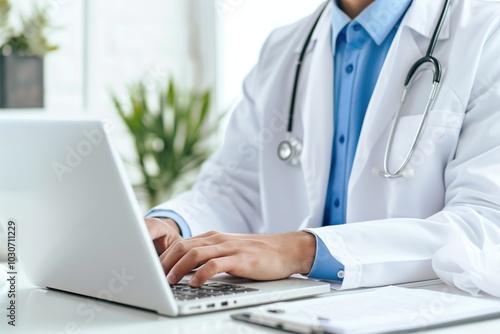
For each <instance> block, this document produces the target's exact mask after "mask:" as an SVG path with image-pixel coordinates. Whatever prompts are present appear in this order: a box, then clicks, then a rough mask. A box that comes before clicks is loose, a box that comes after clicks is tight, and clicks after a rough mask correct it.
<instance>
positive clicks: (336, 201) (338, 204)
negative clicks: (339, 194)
mask: <svg viewBox="0 0 500 334" xmlns="http://www.w3.org/2000/svg"><path fill="white" fill-rule="evenodd" d="M333 205H335V207H336V208H338V207H339V206H340V200H339V199H338V198H337V199H336V200H335V203H333Z"/></svg>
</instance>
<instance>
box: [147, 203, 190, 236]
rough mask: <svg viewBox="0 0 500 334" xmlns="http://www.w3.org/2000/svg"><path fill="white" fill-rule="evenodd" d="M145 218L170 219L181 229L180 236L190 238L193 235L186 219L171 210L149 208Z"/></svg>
mask: <svg viewBox="0 0 500 334" xmlns="http://www.w3.org/2000/svg"><path fill="white" fill-rule="evenodd" d="M146 218H169V219H172V220H173V221H174V222H175V223H176V224H177V226H178V227H179V230H181V236H182V237H183V238H191V237H192V236H193V235H192V234H191V229H190V228H189V226H188V224H187V223H186V221H185V220H184V219H183V218H182V217H181V216H179V215H178V214H177V213H175V212H174V211H172V210H151V211H149V212H148V213H147V214H146Z"/></svg>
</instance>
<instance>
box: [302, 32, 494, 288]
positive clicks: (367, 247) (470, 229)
mask: <svg viewBox="0 0 500 334" xmlns="http://www.w3.org/2000/svg"><path fill="white" fill-rule="evenodd" d="M499 49H500V34H499V33H498V31H497V32H496V33H495V34H494V35H493V36H492V37H491V39H490V40H489V41H488V43H487V44H486V45H485V47H484V49H483V50H479V51H478V52H481V57H480V59H479V64H478V69H477V72H476V77H475V80H474V83H473V87H472V92H471V95H470V98H469V101H468V105H467V108H466V114H465V117H464V123H463V127H462V130H461V133H460V137H459V140H458V146H457V150H456V154H455V157H454V159H453V160H451V161H450V162H449V163H448V165H447V166H446V169H445V170H444V173H445V174H444V175H445V178H444V180H445V188H446V193H445V206H444V208H443V209H442V211H440V212H438V213H436V214H434V215H432V216H431V217H428V218H427V219H386V220H377V221H369V222H360V223H353V224H347V225H343V226H332V227H325V228H319V229H312V230H311V231H313V232H314V233H315V234H316V235H317V236H318V237H320V238H321V239H322V240H323V242H324V243H325V244H326V245H327V247H328V249H329V250H330V252H331V254H332V255H334V256H335V257H336V258H337V259H338V260H339V261H340V262H342V263H343V264H344V265H345V277H344V281H343V285H342V289H349V288H357V287H361V286H380V285H388V284H397V283H403V282H410V281H417V280H425V279H433V278H436V275H435V273H434V272H433V270H432V263H431V262H432V258H433V255H434V254H435V253H436V251H437V250H439V249H440V248H441V247H443V246H445V245H446V244H447V243H448V242H450V241H452V240H461V239H466V240H468V241H470V242H471V243H473V244H475V245H476V246H478V247H479V248H482V246H483V244H484V241H485V239H486V238H488V239H490V240H492V241H493V243H495V244H500V132H499V129H500V110H499V109H500V70H499V66H496V65H495V66H493V64H496V63H497V62H498V50H499ZM428 191H429V192H431V191H432V189H429V190H428ZM408 200H409V201H411V194H408Z"/></svg>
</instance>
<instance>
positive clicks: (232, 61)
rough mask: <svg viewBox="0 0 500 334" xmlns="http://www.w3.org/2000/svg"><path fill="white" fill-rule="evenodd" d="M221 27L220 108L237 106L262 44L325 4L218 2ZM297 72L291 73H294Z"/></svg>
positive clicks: (270, 0)
mask: <svg viewBox="0 0 500 334" xmlns="http://www.w3.org/2000/svg"><path fill="white" fill-rule="evenodd" d="M215 1H216V3H218V4H219V5H218V11H217V14H218V19H219V24H220V27H219V29H220V36H219V37H220V40H219V53H218V56H219V57H218V64H219V71H218V74H219V77H218V78H219V80H220V82H219V88H220V95H219V96H220V105H221V106H225V107H226V106H228V105H230V104H232V103H234V102H235V101H236V100H237V99H238V98H239V97H240V94H241V83H242V81H243V79H244V77H245V76H246V74H247V73H248V72H249V71H250V69H251V68H252V67H253V65H254V64H255V63H256V62H257V60H258V55H259V52H260V48H261V46H262V44H264V42H265V40H266V38H267V36H268V35H269V34H270V33H271V31H272V30H273V29H275V28H277V27H280V26H283V25H287V24H290V23H293V22H295V21H297V20H299V19H301V18H303V17H305V16H307V15H310V14H312V13H313V12H314V10H315V9H316V8H317V6H319V4H320V3H322V2H323V0H308V1H304V0H215ZM293 70H294V69H290V71H293Z"/></svg>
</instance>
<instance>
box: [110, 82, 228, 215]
mask: <svg viewBox="0 0 500 334" xmlns="http://www.w3.org/2000/svg"><path fill="white" fill-rule="evenodd" d="M167 86H168V87H167V89H165V90H162V91H159V92H158V91H155V92H153V95H156V99H157V101H158V103H157V106H156V107H152V104H150V103H149V101H148V100H149V99H148V97H149V96H148V95H149V93H151V92H148V89H147V88H146V86H145V84H144V83H143V82H142V81H141V82H138V83H135V84H133V85H131V86H130V88H129V90H128V94H127V97H126V99H125V100H123V99H120V98H118V96H117V95H115V94H113V95H112V99H113V103H114V106H115V108H116V110H117V111H118V114H119V115H120V117H121V119H122V120H123V121H124V122H125V124H126V126H127V128H128V130H129V131H130V133H131V134H132V136H133V139H134V143H135V154H136V156H137V161H136V162H135V163H136V165H137V166H138V167H139V169H140V171H141V174H142V177H143V187H144V188H145V190H146V192H147V195H148V205H149V207H153V206H155V205H157V204H159V203H160V202H161V201H163V200H165V199H168V198H170V197H171V196H172V195H173V194H174V193H175V192H178V191H182V190H184V189H186V188H187V187H189V186H190V182H186V177H189V176H190V175H191V176H193V175H194V174H195V173H196V172H197V171H198V169H199V167H200V166H201V164H202V163H203V162H204V161H205V160H206V159H207V158H208V156H209V155H210V153H211V151H212V149H211V145H210V143H209V140H208V139H209V138H210V137H211V135H212V134H213V133H214V132H215V131H216V130H217V127H218V124H219V123H220V122H219V120H220V117H222V116H220V117H216V118H214V117H210V113H209V110H210V109H211V108H210V105H211V90H206V91H202V92H192V91H181V90H179V89H178V88H177V86H176V84H175V83H174V81H173V80H170V81H169V83H168V85H167Z"/></svg>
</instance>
